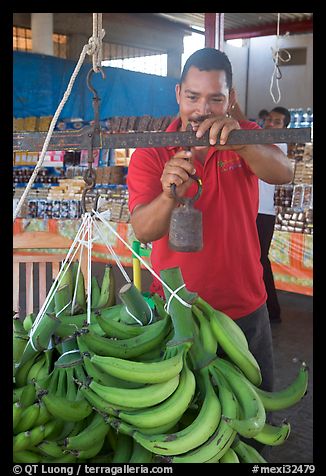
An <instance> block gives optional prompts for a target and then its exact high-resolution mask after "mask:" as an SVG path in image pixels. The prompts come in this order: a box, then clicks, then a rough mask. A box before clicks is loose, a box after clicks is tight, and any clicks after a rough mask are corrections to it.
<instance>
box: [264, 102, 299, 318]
mask: <svg viewBox="0 0 326 476" xmlns="http://www.w3.org/2000/svg"><path fill="white" fill-rule="evenodd" d="M290 121H291V114H290V112H289V111H288V109H286V108H285V107H280V106H278V107H274V109H272V110H271V111H270V113H269V114H268V116H267V117H266V119H265V124H264V128H265V129H270V128H273V129H282V128H286V127H288V125H289V124H290ZM277 146H278V147H279V148H280V149H281V150H282V151H283V152H284V154H285V155H287V152H288V146H287V144H277ZM258 185H259V209H258V215H257V229H258V235H259V241H260V248H261V258H260V259H261V263H262V265H263V269H264V282H265V286H266V291H267V301H266V304H267V309H268V314H269V320H270V321H271V322H272V323H274V322H281V321H282V319H281V307H280V304H279V300H278V297H277V292H276V289H275V282H274V276H273V271H272V266H271V262H270V260H269V250H270V246H271V242H272V239H273V233H274V227H275V215H276V213H275V204H274V195H275V185H272V184H270V183H266V182H264V181H263V180H259V182H258Z"/></svg>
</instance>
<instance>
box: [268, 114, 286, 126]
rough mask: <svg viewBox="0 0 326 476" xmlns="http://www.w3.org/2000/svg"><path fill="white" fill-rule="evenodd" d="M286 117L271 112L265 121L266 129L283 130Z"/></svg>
mask: <svg viewBox="0 0 326 476" xmlns="http://www.w3.org/2000/svg"><path fill="white" fill-rule="evenodd" d="M284 120H285V116H284V114H281V113H280V112H274V111H272V112H270V113H269V114H268V116H267V117H266V119H265V123H264V128H265V129H283V127H285V125H284Z"/></svg>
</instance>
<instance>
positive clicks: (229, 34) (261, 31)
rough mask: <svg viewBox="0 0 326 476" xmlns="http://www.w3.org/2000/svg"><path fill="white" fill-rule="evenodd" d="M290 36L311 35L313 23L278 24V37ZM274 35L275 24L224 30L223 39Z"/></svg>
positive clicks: (306, 21)
mask: <svg viewBox="0 0 326 476" xmlns="http://www.w3.org/2000/svg"><path fill="white" fill-rule="evenodd" d="M287 31H288V32H290V33H292V34H295V33H312V31H313V21H312V20H302V21H292V22H290V21H289V22H281V23H280V35H284V34H285V33H286V32H287ZM269 35H276V23H275V24H270V23H269V24H268V25H262V26H259V27H257V26H248V27H245V28H235V29H232V30H227V29H225V32H224V39H225V40H233V39H236V38H254V37H257V36H269Z"/></svg>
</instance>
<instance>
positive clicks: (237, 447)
mask: <svg viewBox="0 0 326 476" xmlns="http://www.w3.org/2000/svg"><path fill="white" fill-rule="evenodd" d="M232 449H233V450H234V451H235V452H236V454H237V455H238V458H239V461H240V463H267V461H266V460H265V459H264V458H263V457H262V456H261V454H260V453H258V451H257V450H256V448H254V447H253V446H251V445H249V444H248V443H245V442H244V441H242V440H240V438H236V439H235V440H234V442H233V443H232Z"/></svg>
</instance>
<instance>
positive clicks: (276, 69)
mask: <svg viewBox="0 0 326 476" xmlns="http://www.w3.org/2000/svg"><path fill="white" fill-rule="evenodd" d="M280 18H281V14H280V13H278V14H277V28H276V41H275V50H274V48H273V47H271V50H272V59H273V61H274V68H273V73H272V77H271V82H270V87H269V92H270V95H271V96H272V99H273V102H274V103H276V104H278V103H279V102H280V100H281V90H280V87H279V80H280V79H281V78H282V73H281V70H280V67H279V65H278V61H279V60H281V61H283V63H287V62H288V61H290V59H291V55H290V53H289V52H288V51H287V50H283V51H284V53H285V54H287V55H288V57H287V58H283V57H282V55H281V54H280V49H279V46H278V41H279V37H280ZM288 34H289V32H286V34H285V35H284V36H283V38H285V37H286V36H288ZM275 78H276V81H275V84H276V89H277V94H278V99H275V96H274V94H273V84H274V79H275Z"/></svg>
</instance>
